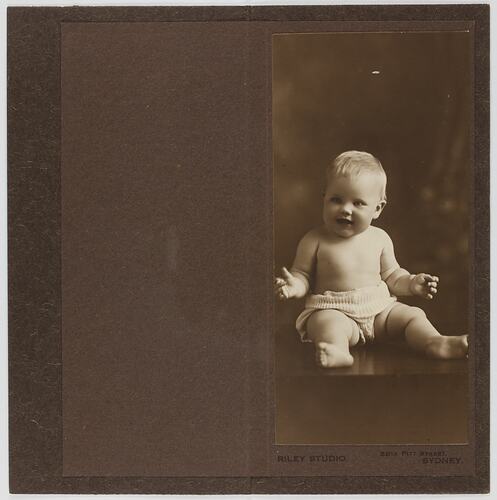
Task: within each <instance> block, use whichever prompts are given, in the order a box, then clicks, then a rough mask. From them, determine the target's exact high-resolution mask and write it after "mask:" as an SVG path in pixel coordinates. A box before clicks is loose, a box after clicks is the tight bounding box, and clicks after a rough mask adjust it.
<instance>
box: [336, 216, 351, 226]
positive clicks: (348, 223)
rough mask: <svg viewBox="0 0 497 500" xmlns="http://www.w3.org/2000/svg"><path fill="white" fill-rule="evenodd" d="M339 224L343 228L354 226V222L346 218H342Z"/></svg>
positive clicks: (338, 220)
mask: <svg viewBox="0 0 497 500" xmlns="http://www.w3.org/2000/svg"><path fill="white" fill-rule="evenodd" d="M337 222H338V224H340V225H341V226H351V225H352V221H351V220H350V219H345V218H344V217H340V218H339V219H337Z"/></svg>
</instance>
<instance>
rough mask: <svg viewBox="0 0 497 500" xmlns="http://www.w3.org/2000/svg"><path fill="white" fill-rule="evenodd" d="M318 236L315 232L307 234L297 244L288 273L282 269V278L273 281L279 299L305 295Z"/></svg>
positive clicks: (307, 289)
mask: <svg viewBox="0 0 497 500" xmlns="http://www.w3.org/2000/svg"><path fill="white" fill-rule="evenodd" d="M318 242H319V236H318V234H317V232H316V230H313V231H310V232H308V233H307V234H306V235H305V236H304V237H303V238H302V239H301V240H300V243H299V244H298V247H297V253H296V256H295V260H294V261H293V265H292V267H291V269H290V272H289V271H288V270H287V269H286V267H284V268H283V269H282V275H283V277H282V278H279V277H277V278H276V279H275V293H276V295H277V296H278V297H279V298H280V299H291V298H300V297H304V296H305V295H307V292H308V291H309V288H310V285H309V280H310V276H311V274H312V271H313V269H314V266H315V262H316V252H317V247H318Z"/></svg>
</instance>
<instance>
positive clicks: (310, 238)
mask: <svg viewBox="0 0 497 500" xmlns="http://www.w3.org/2000/svg"><path fill="white" fill-rule="evenodd" d="M322 239H323V229H322V228H321V227H316V228H314V229H311V230H310V231H308V232H307V233H305V234H304V236H303V237H302V239H301V240H300V242H301V243H303V244H305V245H311V246H313V245H315V246H317V245H319V242H320V241H321V240H322Z"/></svg>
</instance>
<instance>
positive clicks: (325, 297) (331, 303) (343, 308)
mask: <svg viewBox="0 0 497 500" xmlns="http://www.w3.org/2000/svg"><path fill="white" fill-rule="evenodd" d="M396 300H397V298H396V297H393V296H391V295H390V291H389V290H388V287H387V284H386V283H385V282H384V281H381V282H380V283H379V284H378V285H373V286H367V287H364V288H357V289H355V290H348V291H345V292H324V293H323V294H321V295H309V296H308V297H307V299H306V301H305V309H304V310H303V311H302V312H301V313H300V315H299V317H298V318H297V322H296V327H297V331H298V332H299V334H300V338H301V340H302V342H311V340H310V339H309V338H308V337H307V332H306V329H305V326H306V323H307V320H308V319H309V317H310V316H311V314H313V313H314V312H316V311H318V310H321V309H336V310H337V311H340V312H343V313H344V314H346V315H347V316H348V317H349V318H351V319H353V320H354V321H355V322H356V323H357V325H358V326H359V335H360V339H359V343H361V344H364V343H365V342H371V341H372V340H373V339H374V318H375V317H376V315H377V314H379V313H380V312H382V311H384V310H385V309H386V308H387V307H391V306H392V305H393V303H394V302H395V301H396Z"/></svg>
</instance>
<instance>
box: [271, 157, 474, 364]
mask: <svg viewBox="0 0 497 500" xmlns="http://www.w3.org/2000/svg"><path fill="white" fill-rule="evenodd" d="M326 180H327V186H326V192H325V194H324V200H323V221H324V224H323V225H322V226H321V227H318V228H316V229H313V230H312V231H309V232H308V233H307V234H306V235H305V236H304V237H303V238H302V240H301V241H300V243H299V245H298V247H297V253H296V257H295V260H294V262H293V265H292V267H291V269H290V272H289V271H288V270H287V269H286V268H283V269H282V277H281V278H279V277H278V278H276V280H275V293H276V295H277V296H278V297H279V298H280V299H282V300H285V299H290V298H294V297H297V298H298V297H304V296H306V295H307V294H308V292H309V291H310V289H311V283H312V293H311V294H310V295H308V296H307V299H306V303H305V309H304V311H303V312H302V313H301V314H300V316H299V317H298V318H297V325H296V326H297V330H298V332H299V333H300V336H301V339H302V341H311V342H314V344H315V347H316V362H317V364H318V365H319V366H321V367H325V368H332V367H341V366H350V365H352V363H353V362H354V359H353V357H352V356H351V354H350V351H349V347H350V346H353V345H356V344H358V343H365V342H370V341H372V340H373V339H378V340H387V339H392V338H395V337H398V336H401V335H403V336H405V339H406V341H407V344H408V345H409V346H410V347H411V348H412V349H414V350H416V351H419V352H421V353H424V354H425V355H426V356H430V357H434V358H441V359H455V358H464V357H465V356H466V355H467V352H468V338H467V335H460V336H454V337H449V336H442V335H441V334H440V333H439V332H438V331H437V330H436V329H435V328H434V326H433V325H432V324H431V323H430V322H429V321H428V319H427V318H426V315H425V313H424V312H423V310H422V309H420V308H418V307H411V306H408V305H406V304H401V303H400V302H397V299H396V296H400V295H404V296H405V295H417V296H420V297H424V298H426V299H432V298H433V297H434V295H435V294H436V293H437V285H438V281H439V280H438V277H437V276H432V275H431V274H424V273H421V274H416V275H412V274H410V273H409V272H407V271H406V270H405V269H402V268H401V267H400V266H399V264H398V263H397V261H396V260H395V254H394V248H393V244H392V240H391V239H390V237H389V236H388V234H387V233H386V232H385V231H383V230H382V229H380V228H378V227H374V226H372V225H371V222H372V221H373V220H375V219H377V218H378V217H379V216H380V214H381V212H382V210H383V208H385V204H386V194H385V190H386V183H387V179H386V175H385V171H384V170H383V167H382V166H381V163H380V162H379V161H378V160H377V159H376V158H375V157H374V156H372V155H371V154H369V153H364V152H360V151H347V152H345V153H342V154H341V155H339V156H338V157H337V158H336V159H335V160H334V161H333V163H332V165H330V167H329V168H328V170H327V172H326Z"/></svg>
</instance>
